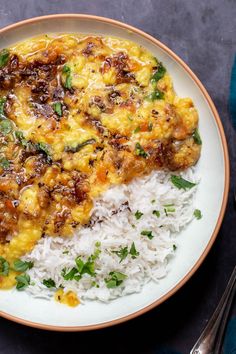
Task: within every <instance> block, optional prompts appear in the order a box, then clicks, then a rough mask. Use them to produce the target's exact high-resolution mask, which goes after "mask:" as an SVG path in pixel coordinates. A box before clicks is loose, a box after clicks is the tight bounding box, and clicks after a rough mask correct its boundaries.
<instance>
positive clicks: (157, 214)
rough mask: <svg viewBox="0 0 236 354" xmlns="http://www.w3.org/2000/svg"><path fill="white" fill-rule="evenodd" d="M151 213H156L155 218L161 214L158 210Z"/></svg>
mask: <svg viewBox="0 0 236 354" xmlns="http://www.w3.org/2000/svg"><path fill="white" fill-rule="evenodd" d="M152 213H153V215H156V217H157V218H159V217H160V215H161V214H160V212H159V210H153V212H152Z"/></svg>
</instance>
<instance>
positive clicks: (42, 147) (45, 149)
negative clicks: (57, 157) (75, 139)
mask: <svg viewBox="0 0 236 354" xmlns="http://www.w3.org/2000/svg"><path fill="white" fill-rule="evenodd" d="M34 147H35V148H36V150H38V151H39V152H40V153H43V154H44V155H46V158H47V161H48V162H52V158H51V155H50V151H49V145H48V144H45V143H36V144H34Z"/></svg>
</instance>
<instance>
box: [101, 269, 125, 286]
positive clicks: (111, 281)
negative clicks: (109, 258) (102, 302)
mask: <svg viewBox="0 0 236 354" xmlns="http://www.w3.org/2000/svg"><path fill="white" fill-rule="evenodd" d="M109 275H110V277H109V278H107V279H105V283H106V286H107V288H108V289H111V288H116V287H117V286H119V285H121V284H122V283H123V281H124V280H125V279H126V278H127V275H125V274H123V273H120V272H115V271H114V272H110V273H109Z"/></svg>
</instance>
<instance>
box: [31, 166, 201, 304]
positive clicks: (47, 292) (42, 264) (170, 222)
mask: <svg viewBox="0 0 236 354" xmlns="http://www.w3.org/2000/svg"><path fill="white" fill-rule="evenodd" d="M170 176H171V174H170V173H167V172H163V171H154V172H152V173H151V174H150V175H148V176H145V177H142V178H137V179H135V180H133V181H132V182H131V183H130V184H127V185H125V184H123V185H118V186H114V187H112V188H110V189H109V190H108V191H106V192H105V193H104V194H103V195H102V196H101V197H100V198H98V199H97V200H96V201H95V203H94V208H93V210H92V218H91V222H90V225H89V226H86V227H83V228H81V229H80V230H79V231H78V232H77V233H76V235H74V236H73V237H72V238H67V239H65V238H61V237H55V238H52V237H44V238H42V239H41V240H40V241H39V242H38V244H37V245H36V247H35V248H34V250H33V251H32V252H31V253H30V254H28V255H27V256H25V257H24V259H25V260H27V261H32V262H34V267H33V268H32V269H31V270H29V272H28V274H29V275H30V278H31V284H33V285H30V286H29V287H28V288H27V289H26V291H27V292H29V293H30V294H31V295H33V296H35V297H43V298H47V299H49V298H52V295H53V292H54V291H55V289H48V288H47V287H46V286H44V285H43V283H42V282H43V279H48V278H51V279H53V280H54V281H55V283H56V285H57V287H58V286H60V285H62V286H64V287H65V291H67V290H73V291H75V292H76V293H77V294H78V297H79V298H80V300H82V301H83V300H86V299H93V300H95V299H98V300H101V301H108V300H111V299H114V298H116V297H118V296H123V295H125V294H130V293H134V292H139V291H141V290H142V287H143V286H144V284H145V283H147V282H149V281H159V279H161V278H163V277H165V276H166V274H167V271H168V269H167V264H168V260H169V259H170V257H171V256H174V253H175V252H178V247H177V249H176V251H175V248H176V247H175V245H176V243H177V240H176V235H177V234H178V233H179V232H180V231H181V229H183V228H184V227H185V226H186V225H187V224H188V223H189V222H190V221H191V220H192V218H193V212H194V195H195V192H196V189H197V188H196V187H194V188H191V189H188V190H183V189H177V188H176V187H175V186H174V185H173V184H172V183H171V181H170ZM181 176H182V177H183V178H185V179H187V180H189V181H192V182H195V183H196V182H198V180H197V177H196V175H195V173H194V169H188V170H187V171H185V172H183V173H181ZM166 205H171V206H172V207H171V210H173V209H174V210H175V211H172V212H168V207H166ZM137 210H138V211H140V212H142V213H143V215H142V216H141V217H140V219H138V220H137V219H136V217H135V212H136V211H137ZM154 210H157V211H159V212H160V216H159V217H158V215H155V214H153V211H154ZM143 230H149V231H152V235H153V236H154V237H153V238H152V239H149V238H148V237H147V236H145V235H141V232H142V231H143ZM180 241H181V240H180ZM98 242H99V243H100V246H98V247H97V246H96V245H95V244H97V245H98ZM133 242H134V244H135V248H136V250H137V252H139V255H138V256H137V257H136V258H132V256H131V255H130V254H128V256H127V257H126V258H125V259H124V260H123V261H122V262H120V258H119V256H118V255H117V254H116V253H114V252H113V251H117V250H119V249H120V248H121V247H122V248H124V247H126V246H127V247H128V250H130V247H131V245H132V243H133ZM97 248H98V249H100V251H101V253H100V254H99V257H98V258H97V259H96V261H95V265H96V269H95V270H96V276H95V277H91V276H90V275H89V274H84V275H83V277H82V279H81V280H80V281H76V280H69V281H68V280H67V281H66V280H64V278H63V277H62V275H61V272H62V269H63V268H66V269H68V270H69V269H71V268H72V267H74V266H75V258H76V257H78V256H80V257H81V258H82V259H83V260H84V261H86V260H87V259H88V257H89V256H91V255H92V254H94V251H95V249H97ZM112 271H117V272H121V273H123V274H125V275H126V276H127V278H126V279H125V280H124V281H123V283H122V284H121V285H120V286H118V287H115V288H111V289H108V288H107V286H106V283H105V281H104V279H106V278H107V277H108V276H109V273H110V272H112Z"/></svg>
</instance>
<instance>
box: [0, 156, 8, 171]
mask: <svg viewBox="0 0 236 354" xmlns="http://www.w3.org/2000/svg"><path fill="white" fill-rule="evenodd" d="M9 166H10V162H9V161H8V160H7V159H6V158H5V157H1V158H0V167H1V168H3V169H4V170H5V169H7V168H8V167H9Z"/></svg>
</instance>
